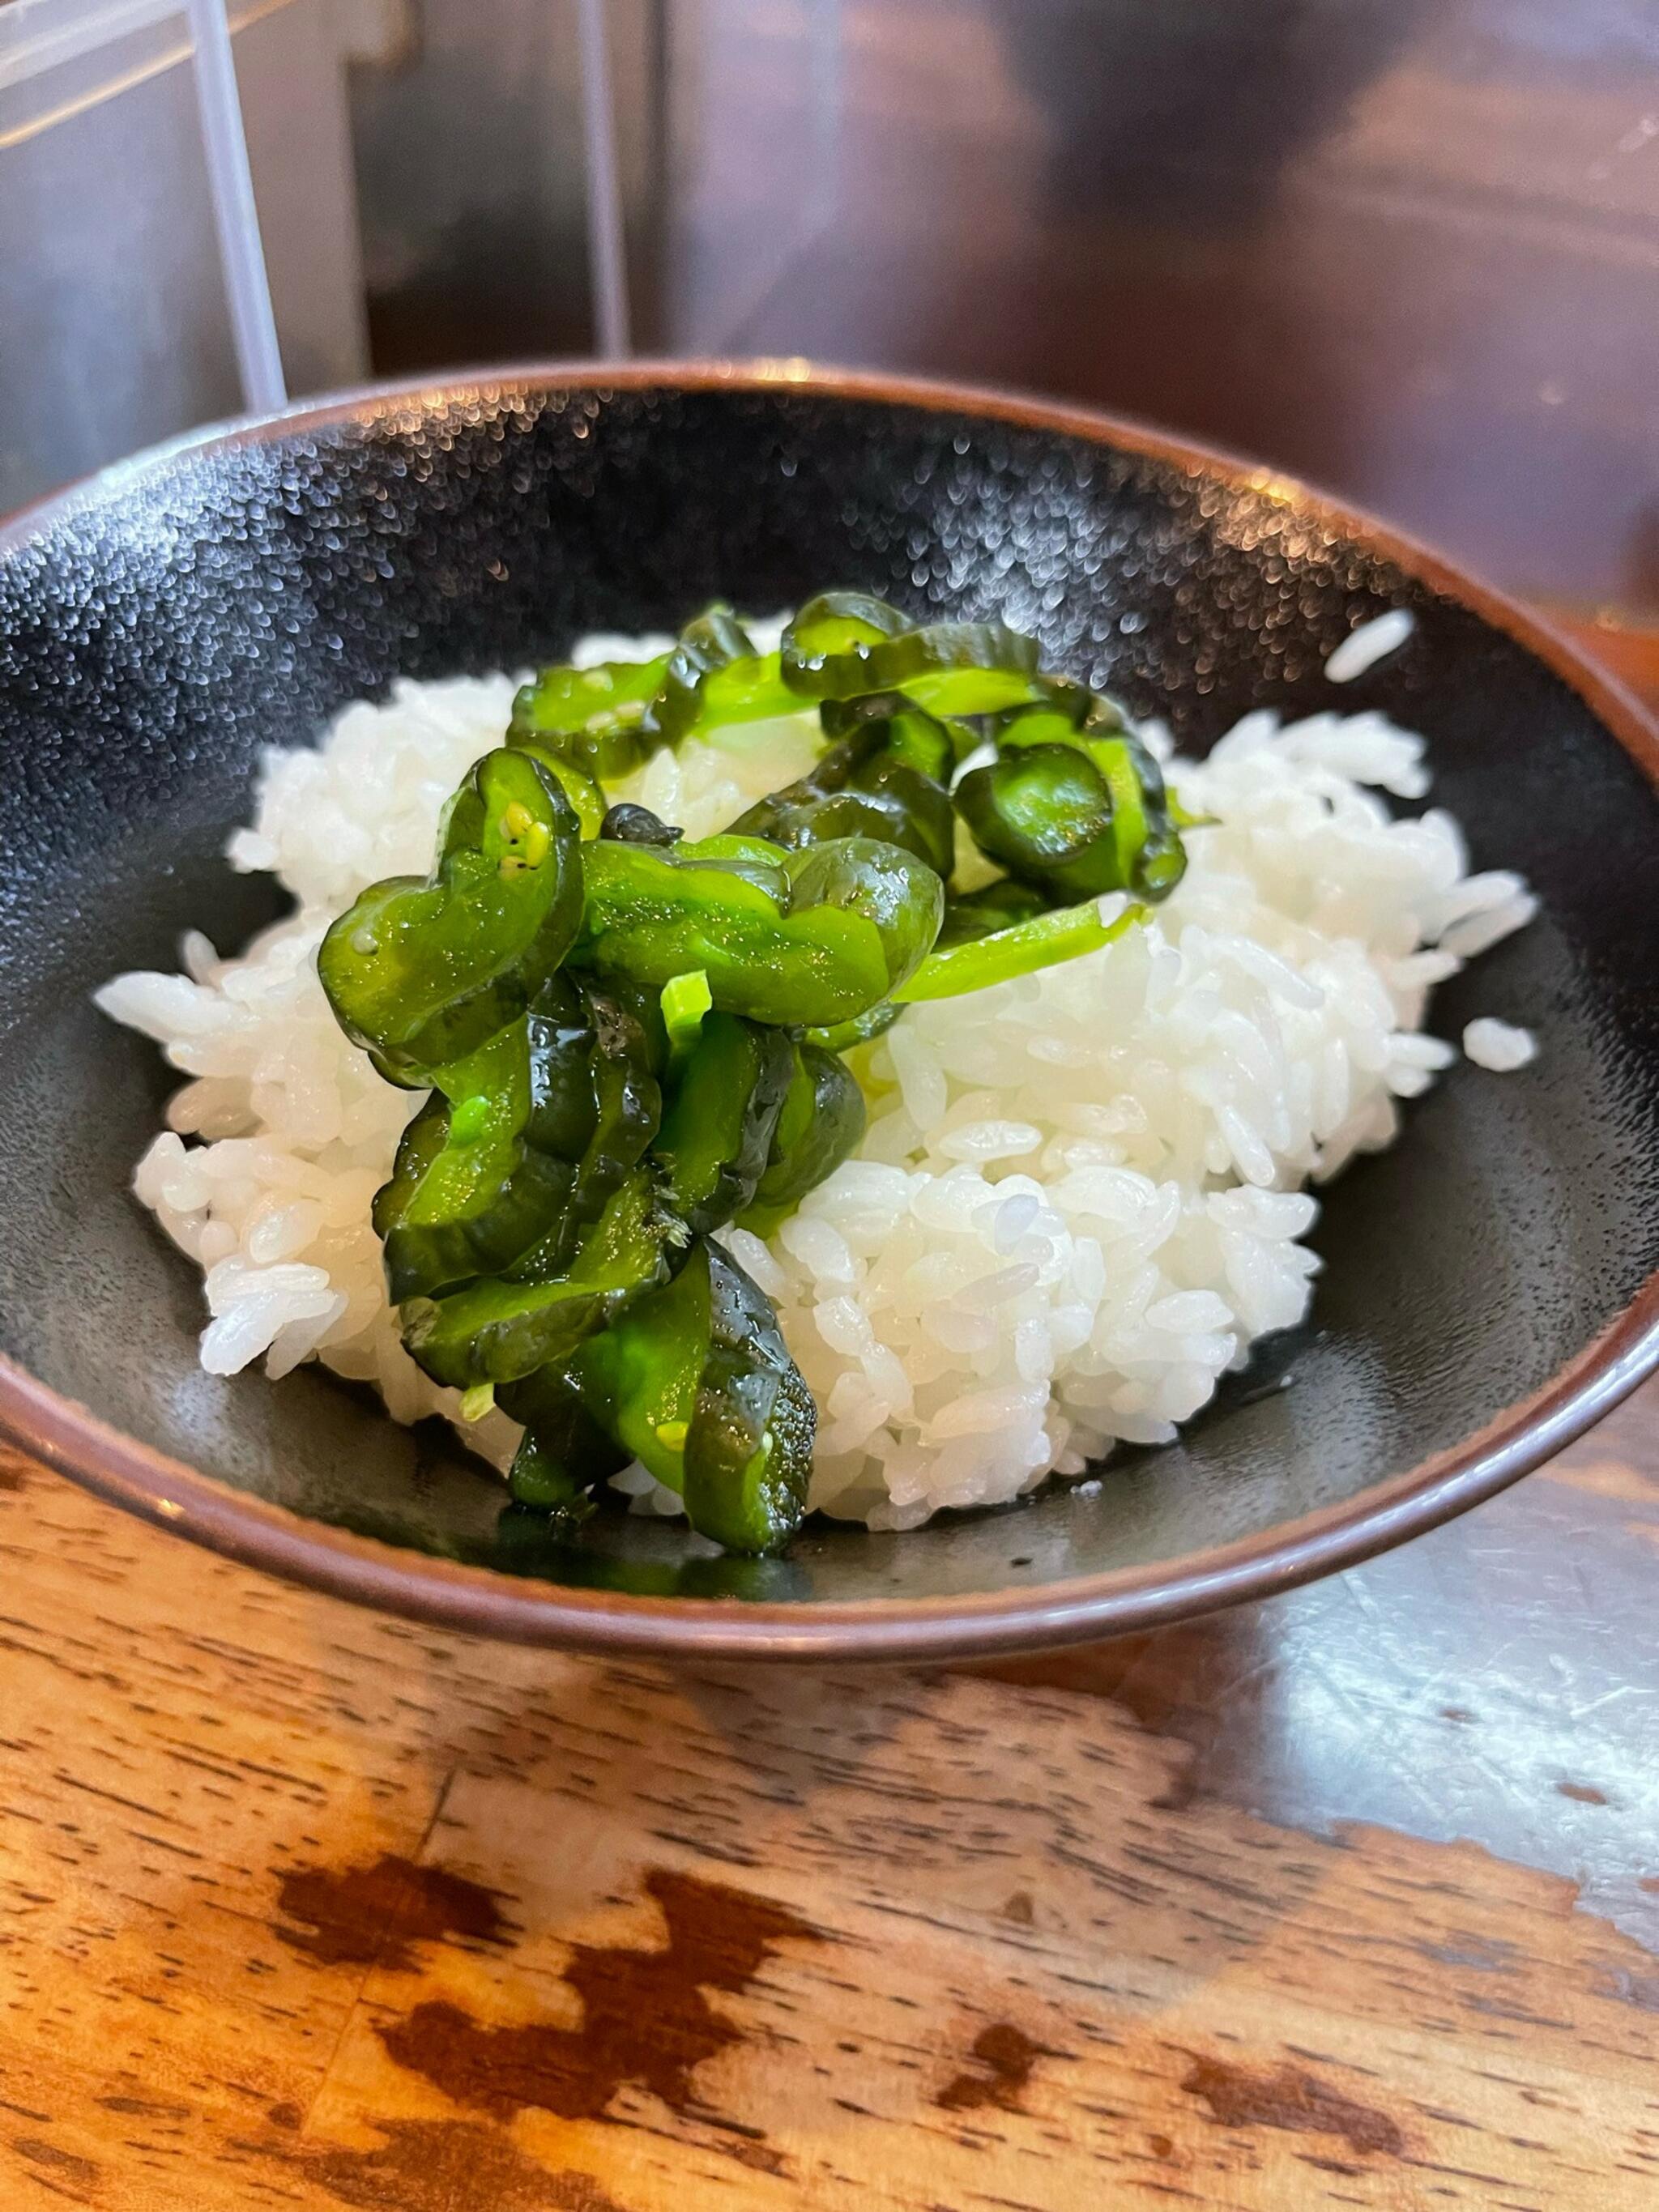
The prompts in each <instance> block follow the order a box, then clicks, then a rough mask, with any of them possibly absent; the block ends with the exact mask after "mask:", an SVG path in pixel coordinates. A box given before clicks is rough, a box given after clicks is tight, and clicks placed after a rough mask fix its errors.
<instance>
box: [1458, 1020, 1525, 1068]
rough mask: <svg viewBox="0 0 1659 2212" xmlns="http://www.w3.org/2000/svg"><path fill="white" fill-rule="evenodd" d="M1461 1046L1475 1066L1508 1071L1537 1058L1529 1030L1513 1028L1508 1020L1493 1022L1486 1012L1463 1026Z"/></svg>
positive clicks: (1523, 1065)
mask: <svg viewBox="0 0 1659 2212" xmlns="http://www.w3.org/2000/svg"><path fill="white" fill-rule="evenodd" d="M1463 1050H1464V1051H1465V1053H1466V1054H1468V1057H1469V1058H1470V1059H1471V1060H1473V1061H1474V1064H1475V1066H1477V1067H1490V1068H1491V1069H1492V1071H1493V1073H1496V1074H1498V1075H1509V1074H1512V1073H1514V1071H1515V1070H1516V1068H1517V1067H1525V1066H1527V1064H1528V1061H1530V1060H1536V1059H1537V1057H1538V1040H1537V1038H1536V1037H1535V1036H1534V1035H1533V1033H1532V1031H1531V1030H1522V1029H1516V1027H1515V1025H1514V1024H1513V1023H1511V1022H1495V1021H1493V1020H1492V1018H1491V1016H1490V1015H1486V1016H1485V1017H1483V1018H1482V1019H1480V1021H1478V1022H1470V1023H1469V1024H1468V1027H1467V1028H1466V1029H1465V1030H1464V1031H1463Z"/></svg>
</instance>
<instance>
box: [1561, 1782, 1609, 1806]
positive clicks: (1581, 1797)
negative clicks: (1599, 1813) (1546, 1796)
mask: <svg viewBox="0 0 1659 2212" xmlns="http://www.w3.org/2000/svg"><path fill="white" fill-rule="evenodd" d="M1555 1787H1556V1791H1557V1794H1558V1795H1559V1796H1562V1797H1571V1800H1572V1802H1573V1803H1574V1804H1575V1805H1605V1804H1606V1803H1607V1799H1606V1797H1605V1796H1603V1795H1602V1793H1601V1790H1592V1789H1591V1787H1590V1785H1589V1783H1588V1782H1558V1783H1557V1784H1556V1785H1555Z"/></svg>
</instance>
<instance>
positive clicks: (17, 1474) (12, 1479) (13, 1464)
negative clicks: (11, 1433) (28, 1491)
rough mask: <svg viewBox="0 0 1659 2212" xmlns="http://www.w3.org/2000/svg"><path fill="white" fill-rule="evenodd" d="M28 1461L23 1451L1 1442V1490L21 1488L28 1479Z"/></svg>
mask: <svg viewBox="0 0 1659 2212" xmlns="http://www.w3.org/2000/svg"><path fill="white" fill-rule="evenodd" d="M27 1470H28V1462H27V1460H26V1459H25V1458H24V1457H23V1455H22V1454H21V1452H15V1451H11V1450H9V1449H7V1447H6V1446H5V1445H4V1444H0V1490H21V1489H23V1488H24V1487H25V1486H26V1485H27V1480H28V1473H27Z"/></svg>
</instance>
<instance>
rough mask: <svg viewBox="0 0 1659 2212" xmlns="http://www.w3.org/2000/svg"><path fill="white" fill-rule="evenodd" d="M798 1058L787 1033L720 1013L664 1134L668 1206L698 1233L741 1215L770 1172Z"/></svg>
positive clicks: (659, 1148) (681, 1086) (705, 1031)
mask: <svg viewBox="0 0 1659 2212" xmlns="http://www.w3.org/2000/svg"><path fill="white" fill-rule="evenodd" d="M795 1057H796V1055H795V1051H794V1048H793V1046H792V1045H791V1043H790V1042H789V1040H788V1038H787V1036H785V1035H784V1034H783V1032H782V1030H777V1029H771V1028H768V1027H765V1026H764V1025H763V1024H761V1023H759V1022H746V1021H744V1019H743V1018H742V1017H741V1015H738V1014H719V1013H712V1014H710V1015H708V1018H706V1019H705V1021H704V1022H703V1024H702V1032H701V1034H700V1036H699V1037H698V1040H697V1042H696V1046H695V1047H694V1048H693V1049H692V1051H691V1054H690V1057H689V1059H688V1060H687V1061H686V1064H685V1066H684V1071H683V1073H681V1075H680V1079H679V1082H678V1087H677V1089H676V1091H675V1093H674V1097H673V1099H672V1101H671V1103H670V1105H669V1108H668V1110H667V1112H666V1113H665V1115H663V1122H662V1127H661V1128H660V1129H659V1132H658V1133H657V1141H656V1146H655V1150H656V1155H657V1158H658V1159H659V1161H660V1162H661V1163H662V1165H663V1167H664V1169H665V1171H666V1181H665V1186H664V1198H665V1202H666V1204H667V1205H668V1206H669V1207H670V1208H671V1210H672V1212H675V1213H676V1214H678V1216H679V1218H680V1219H681V1220H682V1221H684V1222H685V1223H686V1224H687V1225H688V1226H689V1227H690V1228H691V1229H694V1230H697V1231H708V1230H711V1229H719V1228H720V1227H721V1226H722V1225H724V1224H725V1223H726V1222H728V1221H730V1220H731V1219H732V1218H733V1216H734V1215H736V1214H738V1213H741V1212H742V1211H743V1209H744V1206H747V1205H748V1204H749V1202H750V1200H751V1199H752V1198H753V1197H754V1195H755V1188H756V1185H757V1183H758V1182H760V1180H761V1177H762V1176H763V1174H764V1173H765V1172H766V1166H767V1162H768V1160H769V1158H770V1155H771V1149H772V1139H773V1133H774V1131H775V1129H776V1127H777V1123H778V1116H779V1114H780V1112H781V1109H782V1107H783V1104H784V1101H785V1098H786V1097H787V1094H788V1091H789V1089H790V1079H791V1077H792V1075H793V1072H794V1066H795Z"/></svg>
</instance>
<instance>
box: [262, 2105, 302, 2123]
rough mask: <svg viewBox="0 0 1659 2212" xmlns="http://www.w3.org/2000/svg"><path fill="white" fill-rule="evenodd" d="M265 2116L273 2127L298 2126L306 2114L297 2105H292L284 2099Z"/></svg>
mask: <svg viewBox="0 0 1659 2212" xmlns="http://www.w3.org/2000/svg"><path fill="white" fill-rule="evenodd" d="M265 2118H267V2119H268V2120H269V2121H270V2124H271V2126H272V2127H273V2128H297V2127H298V2126H299V2124H300V2123H301V2120H302V2119H303V2118H305V2115H304V2113H303V2112H301V2110H300V2107H299V2106H297V2105H291V2104H289V2102H288V2101H287V2100H286V2099H284V2100H283V2103H281V2104H280V2105H273V2106H271V2107H270V2111H269V2112H267V2113H266V2114H265Z"/></svg>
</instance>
